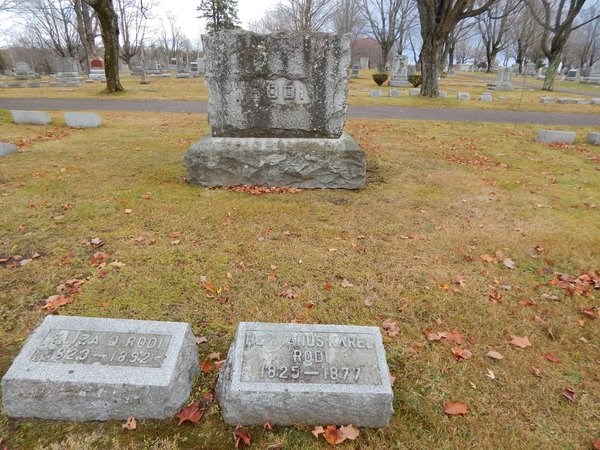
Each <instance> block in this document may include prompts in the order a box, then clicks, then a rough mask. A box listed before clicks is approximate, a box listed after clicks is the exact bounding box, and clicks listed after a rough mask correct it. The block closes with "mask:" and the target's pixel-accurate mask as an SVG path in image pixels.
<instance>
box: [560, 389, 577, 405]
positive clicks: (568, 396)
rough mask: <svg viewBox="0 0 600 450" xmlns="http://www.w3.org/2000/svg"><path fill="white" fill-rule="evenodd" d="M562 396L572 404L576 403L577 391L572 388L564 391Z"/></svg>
mask: <svg viewBox="0 0 600 450" xmlns="http://www.w3.org/2000/svg"><path fill="white" fill-rule="evenodd" d="M561 394H562V396H563V397H564V398H566V399H567V400H569V401H570V402H574V401H575V391H574V390H573V389H570V388H566V389H563V391H562V392H561Z"/></svg>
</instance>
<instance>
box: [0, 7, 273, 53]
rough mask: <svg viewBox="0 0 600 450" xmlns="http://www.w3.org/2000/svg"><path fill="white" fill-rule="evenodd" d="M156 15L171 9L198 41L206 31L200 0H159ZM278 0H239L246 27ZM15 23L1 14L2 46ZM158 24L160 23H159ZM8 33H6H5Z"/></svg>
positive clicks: (242, 20)
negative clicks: (199, 11)
mask: <svg viewBox="0 0 600 450" xmlns="http://www.w3.org/2000/svg"><path fill="white" fill-rule="evenodd" d="M158 1H159V5H158V6H157V8H156V10H155V11H154V12H155V16H156V17H158V18H160V17H162V18H165V17H166V15H167V12H168V11H170V12H171V13H172V14H174V15H175V16H176V17H177V24H178V25H179V26H180V27H181V29H182V30H183V32H184V33H185V35H186V36H187V37H188V38H190V39H191V40H192V42H196V41H197V40H198V36H199V35H200V34H201V33H204V21H203V20H201V19H198V18H197V17H198V15H199V14H198V11H196V7H197V6H198V5H199V4H200V0H158ZM275 3H277V0H238V17H239V19H240V20H241V22H242V26H243V27H246V26H247V25H248V22H251V21H253V20H257V19H260V18H261V17H262V16H263V14H264V12H265V11H266V10H267V9H269V8H270V7H272V6H273V5H275ZM12 23H14V20H12V19H11V18H10V17H7V16H6V15H4V14H0V47H2V46H4V45H8V44H9V41H10V29H11V28H13V27H12V26H11V24H12ZM157 26H158V25H157ZM4 33H6V35H5V34H4Z"/></svg>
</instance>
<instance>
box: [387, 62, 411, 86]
mask: <svg viewBox="0 0 600 450" xmlns="http://www.w3.org/2000/svg"><path fill="white" fill-rule="evenodd" d="M408 85H409V82H408V58H407V57H406V56H404V55H398V54H395V55H394V59H393V60H392V79H391V80H390V86H395V87H399V86H408Z"/></svg>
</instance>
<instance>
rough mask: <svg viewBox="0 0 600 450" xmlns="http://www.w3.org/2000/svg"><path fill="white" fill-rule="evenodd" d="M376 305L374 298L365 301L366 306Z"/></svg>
mask: <svg viewBox="0 0 600 450" xmlns="http://www.w3.org/2000/svg"><path fill="white" fill-rule="evenodd" d="M374 303H375V300H373V298H371V297H367V298H365V301H364V304H365V306H373V304H374Z"/></svg>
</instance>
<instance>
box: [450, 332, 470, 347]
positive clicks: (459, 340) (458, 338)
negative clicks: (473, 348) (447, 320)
mask: <svg viewBox="0 0 600 450" xmlns="http://www.w3.org/2000/svg"><path fill="white" fill-rule="evenodd" d="M445 334H446V336H445V337H446V340H447V341H448V342H454V343H456V344H458V345H462V344H463V343H464V342H465V338H464V337H463V336H462V334H460V333H458V332H457V331H452V332H450V333H445Z"/></svg>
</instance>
